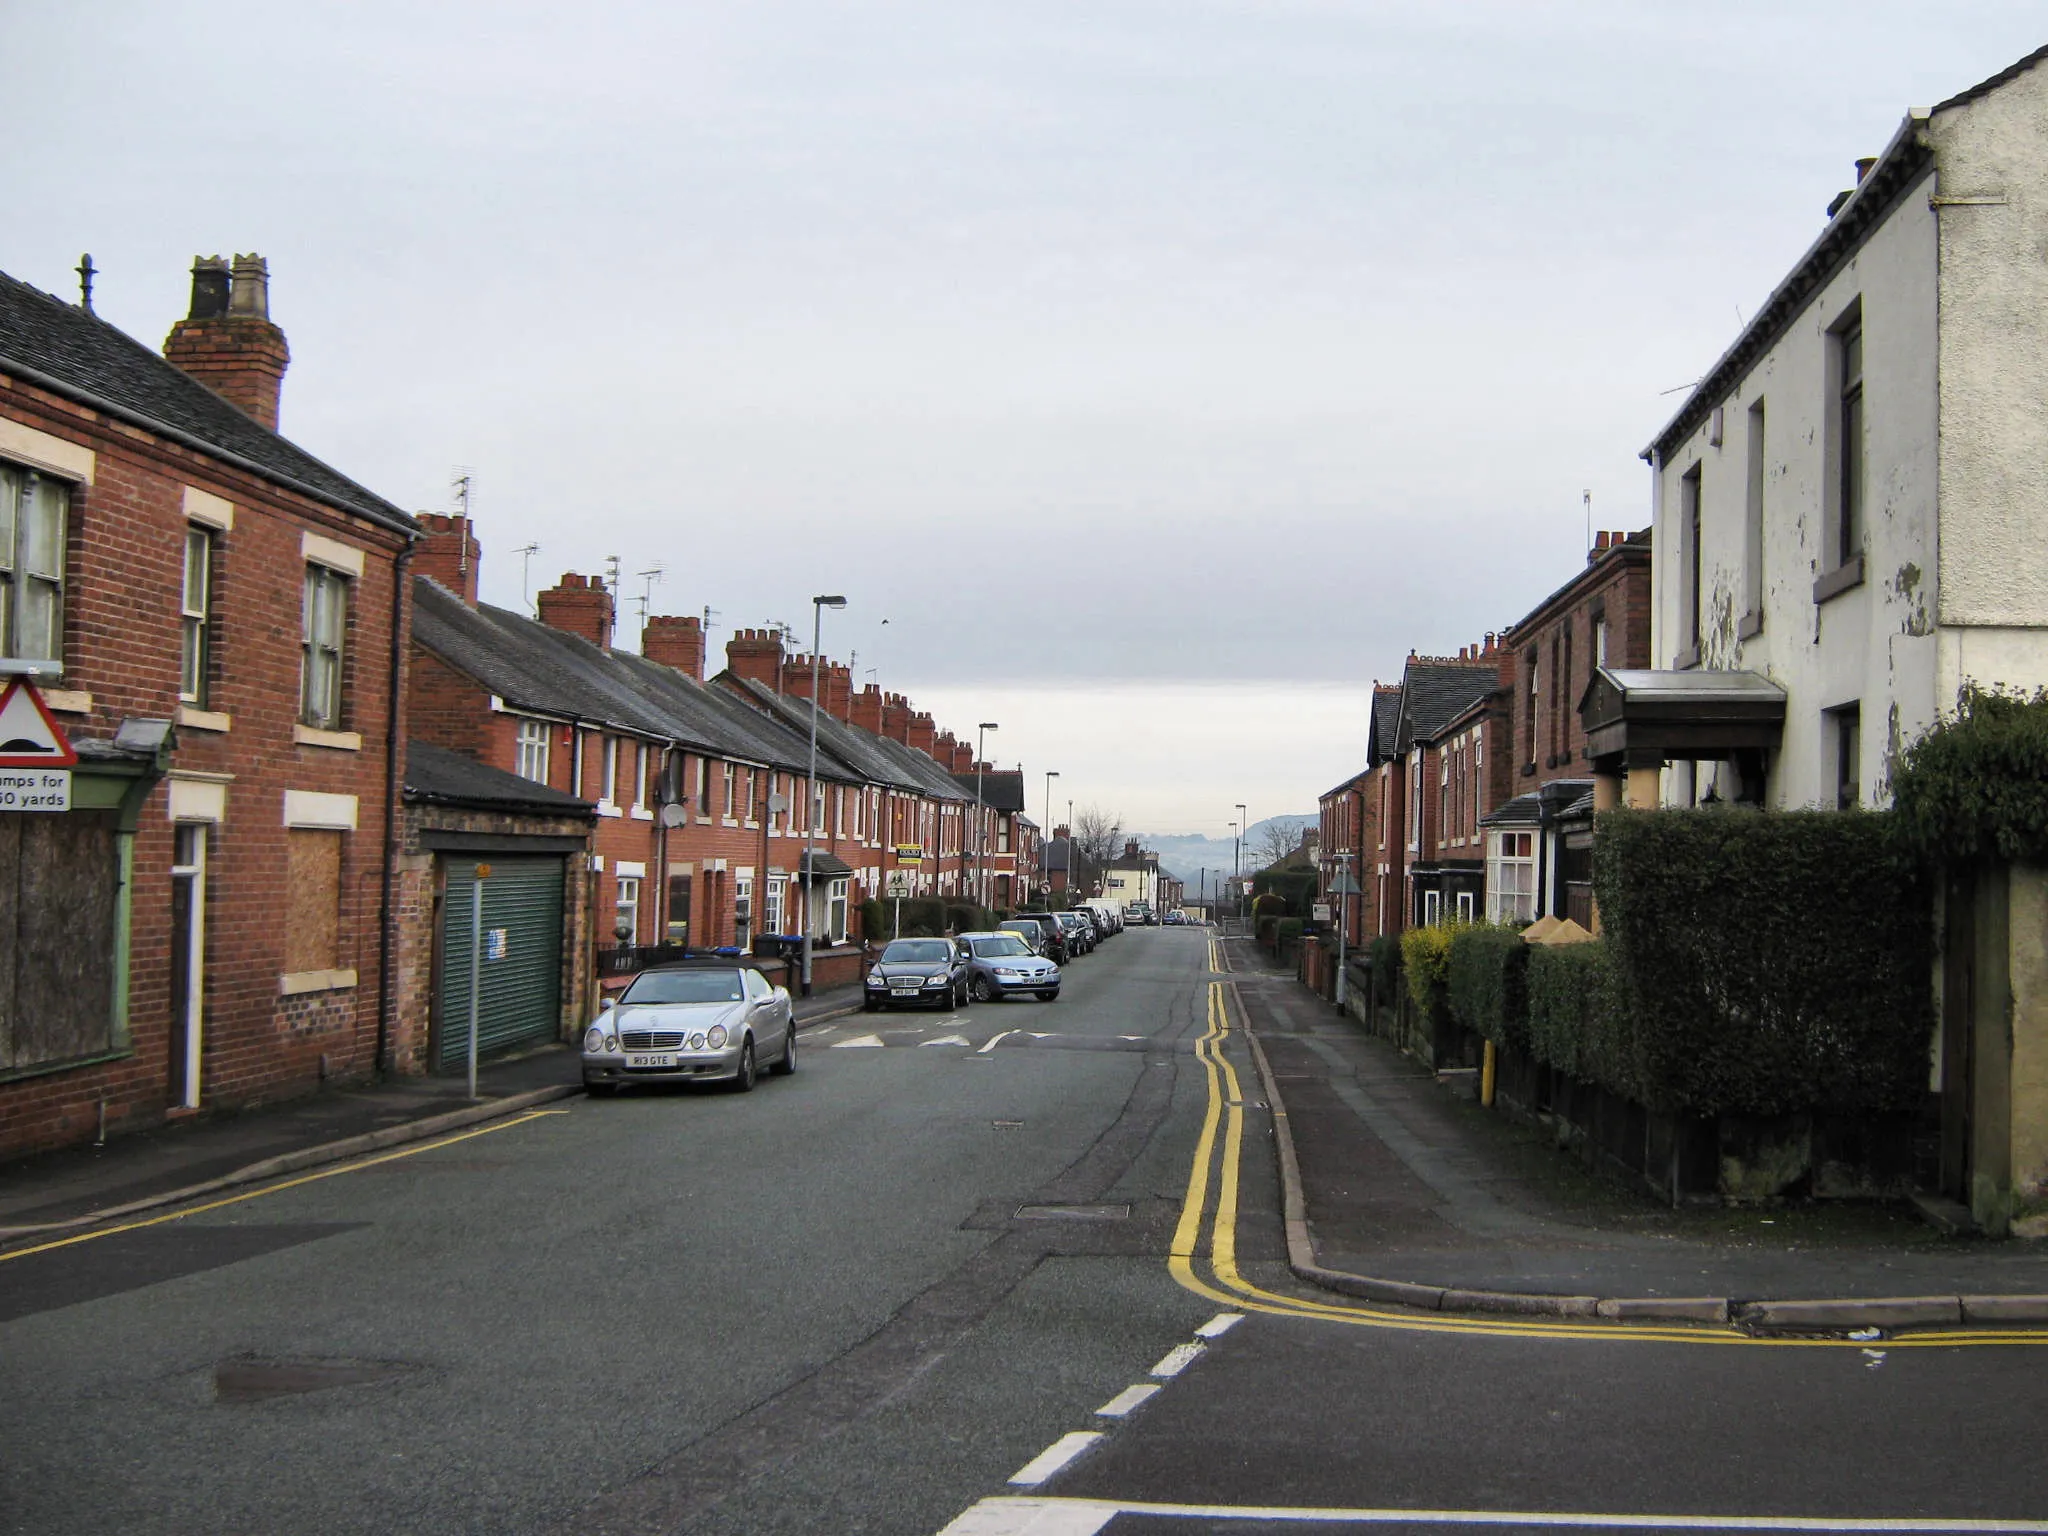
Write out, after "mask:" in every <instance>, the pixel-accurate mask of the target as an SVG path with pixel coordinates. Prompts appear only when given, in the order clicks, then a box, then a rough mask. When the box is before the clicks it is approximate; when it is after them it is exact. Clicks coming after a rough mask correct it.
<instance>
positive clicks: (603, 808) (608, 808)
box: [597, 800, 619, 816]
mask: <svg viewBox="0 0 2048 1536" xmlns="http://www.w3.org/2000/svg"><path fill="white" fill-rule="evenodd" d="M597 814H598V815H600V816H616V815H618V814H619V808H618V807H617V806H616V805H613V804H612V803H611V801H609V800H600V801H598V802H597Z"/></svg>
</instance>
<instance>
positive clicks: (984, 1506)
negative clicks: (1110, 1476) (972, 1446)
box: [939, 1499, 1117, 1536]
mask: <svg viewBox="0 0 2048 1536" xmlns="http://www.w3.org/2000/svg"><path fill="white" fill-rule="evenodd" d="M1116 1514H1117V1512H1116V1510H1115V1508H1114V1507H1113V1506H1112V1507H1104V1508H1100V1509H1097V1508H1094V1507H1092V1506H1090V1505H1086V1504H1068V1503H1063V1502H1061V1501H1058V1500H1051V1501H1046V1500H1040V1499H984V1500H982V1502H981V1503H979V1504H977V1505H975V1506H974V1508H972V1509H970V1510H968V1511H967V1513H966V1514H964V1515H962V1516H961V1517H960V1518H959V1519H958V1520H955V1521H954V1522H953V1523H952V1524H951V1525H949V1526H947V1527H946V1528H945V1529H944V1530H943V1531H941V1532H940V1533H939V1536H1095V1533H1096V1532H1097V1531H1099V1530H1101V1529H1102V1528H1103V1527H1104V1526H1105V1525H1107V1524H1109V1522H1110V1521H1112V1520H1114V1519H1115V1518H1116Z"/></svg>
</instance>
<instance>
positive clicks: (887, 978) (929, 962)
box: [861, 939, 967, 1013]
mask: <svg viewBox="0 0 2048 1536" xmlns="http://www.w3.org/2000/svg"><path fill="white" fill-rule="evenodd" d="M966 1002H967V965H966V962H964V961H963V960H962V959H961V958H960V951H959V948H958V947H957V946H956V945H955V944H954V943H953V941H952V940H951V939H891V940H890V941H889V942H888V943H887V944H886V945H884V946H883V948H882V953H881V956H880V958H879V959H877V960H876V961H875V963H874V964H873V965H872V966H870V967H869V968H868V974H867V981H866V984H865V987H864V990H863V992H862V994H861V1006H862V1007H863V1008H865V1009H866V1010H867V1011H868V1012H869V1013H873V1012H874V1011H875V1010H876V1009H877V1008H880V1007H882V1006H884V1005H885V1004H892V1005H893V1004H896V1003H922V1004H924V1005H925V1006H926V1007H928V1008H959V1007H963V1006H964V1005H965V1004H966Z"/></svg>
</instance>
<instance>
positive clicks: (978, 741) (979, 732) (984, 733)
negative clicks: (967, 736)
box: [974, 720, 1000, 907]
mask: <svg viewBox="0 0 2048 1536" xmlns="http://www.w3.org/2000/svg"><path fill="white" fill-rule="evenodd" d="M998 729H1000V727H998V726H997V724H996V723H995V721H993V720H984V721H982V722H981V724H979V725H977V726H976V727H975V728H974V899H975V901H976V903H977V904H979V905H981V906H984V907H985V906H987V905H988V904H989V903H988V806H987V805H986V804H985V803H984V802H983V801H982V798H981V763H982V747H983V744H984V743H985V742H987V740H988V733H989V732H990V731H993V730H998Z"/></svg>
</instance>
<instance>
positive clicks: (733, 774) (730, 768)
mask: <svg viewBox="0 0 2048 1536" xmlns="http://www.w3.org/2000/svg"><path fill="white" fill-rule="evenodd" d="M723 767H724V768H725V814H724V816H723V817H722V818H721V819H722V820H724V821H725V822H727V823H728V824H730V823H731V821H732V819H733V815H732V808H733V794H734V792H735V791H736V790H737V789H738V788H739V779H740V766H739V764H738V763H735V762H732V761H731V760H729V759H728V760H727V761H726V762H725V763H724V764H723Z"/></svg>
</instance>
